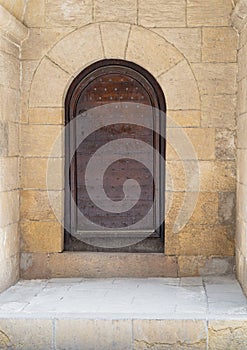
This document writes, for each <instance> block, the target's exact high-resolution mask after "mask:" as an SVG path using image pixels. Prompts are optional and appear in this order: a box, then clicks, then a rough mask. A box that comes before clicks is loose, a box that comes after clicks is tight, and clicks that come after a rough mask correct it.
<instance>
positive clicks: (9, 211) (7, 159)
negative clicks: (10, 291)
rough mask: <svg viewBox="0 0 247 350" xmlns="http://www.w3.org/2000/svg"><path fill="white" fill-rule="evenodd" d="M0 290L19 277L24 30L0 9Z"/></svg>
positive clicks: (0, 7) (25, 34) (25, 30)
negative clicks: (20, 131) (21, 82)
mask: <svg viewBox="0 0 247 350" xmlns="http://www.w3.org/2000/svg"><path fill="white" fill-rule="evenodd" d="M0 33H1V34H0V208H1V212H0V266H1V267H0V291H1V290H3V289H5V288H7V287H8V286H9V285H11V284H12V283H14V282H15V281H16V280H17V279H18V277H19V251H20V245H19V241H20V234H19V120H20V94H21V91H20V77H21V73H20V60H19V55H20V45H21V42H22V41H23V40H24V38H25V37H26V36H27V29H26V27H24V26H23V25H22V24H21V23H20V22H18V21H17V20H16V19H15V18H14V17H13V16H11V15H10V14H9V13H8V12H7V11H6V10H5V9H4V8H3V7H2V6H0Z"/></svg>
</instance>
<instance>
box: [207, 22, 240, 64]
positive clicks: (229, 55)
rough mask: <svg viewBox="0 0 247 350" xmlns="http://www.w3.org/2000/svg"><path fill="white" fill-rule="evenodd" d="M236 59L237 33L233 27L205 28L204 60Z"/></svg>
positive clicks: (234, 60) (228, 60)
mask: <svg viewBox="0 0 247 350" xmlns="http://www.w3.org/2000/svg"><path fill="white" fill-rule="evenodd" d="M236 60H237V33H236V31H235V30H234V29H233V28H231V27H225V28H203V45H202V61H203V62H236Z"/></svg>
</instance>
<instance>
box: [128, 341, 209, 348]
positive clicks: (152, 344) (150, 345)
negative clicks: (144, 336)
mask: <svg viewBox="0 0 247 350" xmlns="http://www.w3.org/2000/svg"><path fill="white" fill-rule="evenodd" d="M205 341H206V339H201V340H200V341H198V342H194V343H186V341H181V340H177V341H176V342H174V343H169V342H158V341H157V342H149V341H147V340H139V339H135V340H134V343H135V344H136V343H137V344H139V345H140V346H141V347H142V346H144V349H156V347H157V346H159V347H160V346H164V347H167V346H168V347H169V348H167V349H171V347H173V346H179V347H180V346H181V347H183V348H188V349H189V348H191V349H195V348H194V346H200V345H203V344H205Z"/></svg>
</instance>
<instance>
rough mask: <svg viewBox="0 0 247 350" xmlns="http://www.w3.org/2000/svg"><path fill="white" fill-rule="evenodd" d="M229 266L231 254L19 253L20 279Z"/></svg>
mask: <svg viewBox="0 0 247 350" xmlns="http://www.w3.org/2000/svg"><path fill="white" fill-rule="evenodd" d="M233 268H234V258H233V257H215V256H211V257H202V256H181V257H177V256H172V255H164V254H160V253H158V254H156V253H138V254H132V253H99V252H96V253H94V252H63V253H41V252H40V253H38V252H37V253H24V252H23V253H22V255H21V277H22V278H24V279H33V278H34V279H35V278H41V279H44V278H45V279H46V278H56V277H62V278H70V277H84V278H111V277H128V278H131V277H136V278H137V277H138V278H148V277H178V276H179V277H180V276H183V277H186V276H207V275H216V274H217V275H226V274H229V273H232V272H233ZM212 271H214V272H215V273H213V272H212Z"/></svg>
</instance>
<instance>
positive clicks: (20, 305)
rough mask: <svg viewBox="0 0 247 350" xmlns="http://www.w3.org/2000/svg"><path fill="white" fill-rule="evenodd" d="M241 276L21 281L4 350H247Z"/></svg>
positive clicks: (1, 329)
mask: <svg viewBox="0 0 247 350" xmlns="http://www.w3.org/2000/svg"><path fill="white" fill-rule="evenodd" d="M246 332H247V300H246V297H245V295H244V293H243V291H242V289H241V287H240V285H239V284H238V282H237V280H236V279H235V277H234V276H224V277H218V278H216V277H204V278H198V277H195V278H181V279H179V278H146V279H143V278H130V279H129V278H107V279H85V278H74V279H64V278H62V279H61V278H59V279H51V280H32V281H19V282H18V283H17V284H16V285H15V286H13V287H11V288H9V289H8V290H6V291H5V292H3V293H1V294H0V349H1V350H2V349H24V350H26V349H42V350H49V349H51V350H62V349H66V350H67V349H75V350H76V349H83V350H90V349H94V350H103V349H107V350H114V349H116V350H117V349H126V350H134V349H136V350H140V349H142V350H144V349H157V350H159V349H162V350H164V349H179V350H181V349H193V350H197V349H198V350H201V349H205V350H209V349H212V350H214V349H215V350H216V349H217V350H220V349H224V350H225V349H234V350H239V349H240V350H242V349H247V337H246V334H247V333H246Z"/></svg>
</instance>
